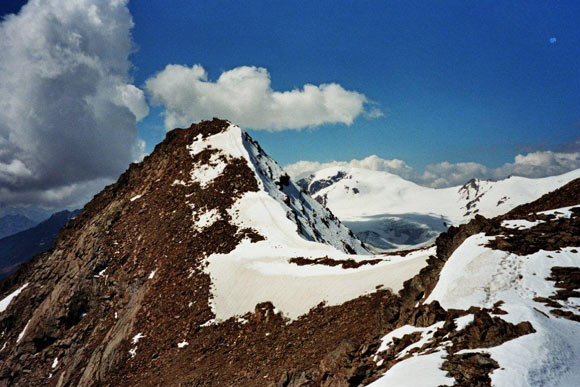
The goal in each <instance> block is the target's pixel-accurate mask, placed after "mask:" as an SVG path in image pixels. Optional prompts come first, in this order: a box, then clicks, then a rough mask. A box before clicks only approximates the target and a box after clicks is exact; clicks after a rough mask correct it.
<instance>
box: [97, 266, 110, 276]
mask: <svg viewBox="0 0 580 387" xmlns="http://www.w3.org/2000/svg"><path fill="white" fill-rule="evenodd" d="M107 269H108V268H107V267H105V268H104V269H103V270H101V271H99V272H98V273H97V274H95V275H94V276H93V277H95V278H99V277H102V276H103V275H104V274H105V271H107Z"/></svg>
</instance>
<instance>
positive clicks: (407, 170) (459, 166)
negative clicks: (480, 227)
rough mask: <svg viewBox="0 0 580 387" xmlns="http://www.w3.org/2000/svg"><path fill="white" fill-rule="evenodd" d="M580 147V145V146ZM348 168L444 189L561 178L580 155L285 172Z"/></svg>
mask: <svg viewBox="0 0 580 387" xmlns="http://www.w3.org/2000/svg"><path fill="white" fill-rule="evenodd" d="M576 144H577V145H579V146H580V143H578V142H577V143H576ZM335 166H344V167H354V168H364V169H370V170H374V171H384V172H389V173H392V174H395V175H398V176H401V177H402V178H404V179H406V180H410V181H413V182H415V183H417V184H420V185H424V186H428V187H433V188H443V187H451V186H456V185H461V184H464V183H465V182H467V181H468V180H469V179H472V178H480V179H493V180H500V179H505V178H507V177H509V176H523V177H531V178H539V177H545V176H553V175H560V174H563V173H566V172H569V171H572V170H574V169H578V168H580V152H552V151H537V152H531V153H527V154H520V155H517V156H516V157H515V158H514V161H513V162H511V163H505V164H504V165H502V166H501V167H499V168H489V167H486V166H485V165H482V164H479V163H475V162H464V163H449V162H447V161H443V162H441V163H438V164H430V165H427V166H426V167H425V169H424V170H423V171H418V170H416V169H414V168H412V167H411V166H409V165H407V164H406V163H405V162H404V161H402V160H398V159H391V160H389V159H383V158H380V157H378V156H376V155H371V156H368V157H366V158H364V159H361V160H357V159H354V160H350V161H330V162H325V163H321V162H318V161H298V162H296V163H293V164H290V165H287V166H285V167H284V169H285V170H286V171H287V172H288V173H289V174H290V175H291V176H292V177H294V178H297V179H299V178H302V177H306V176H308V175H309V174H311V173H313V172H316V171H319V170H321V169H324V168H328V167H335Z"/></svg>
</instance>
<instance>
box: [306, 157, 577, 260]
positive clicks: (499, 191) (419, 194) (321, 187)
mask: <svg viewBox="0 0 580 387" xmlns="http://www.w3.org/2000/svg"><path fill="white" fill-rule="evenodd" d="M579 177H580V169H578V170H575V171H572V172H568V173H566V174H563V175H560V176H551V177H545V178H540V179H529V178H524V177H516V176H513V177H510V178H507V179H504V180H499V181H491V180H481V179H472V180H470V181H469V182H467V183H466V184H464V185H463V186H457V187H450V188H441V189H434V188H428V187H424V186H420V185H417V184H415V183H412V182H410V181H407V180H405V179H403V178H401V177H399V176H397V175H394V174H391V173H388V172H381V171H371V170H367V169H360V168H351V167H331V168H326V169H323V170H320V171H318V172H316V173H315V174H312V175H310V176H309V177H307V178H305V179H301V180H299V181H298V182H297V183H298V185H300V186H301V187H302V188H303V189H304V190H305V191H306V192H307V193H309V194H310V195H312V196H313V197H314V198H315V199H316V200H317V201H319V202H320V203H323V204H324V205H326V206H327V207H328V208H329V209H330V210H331V211H332V212H333V213H334V214H335V215H336V216H337V217H338V218H339V219H340V220H341V221H343V223H344V224H345V225H347V226H348V227H349V228H350V229H351V230H353V231H354V233H355V234H356V235H357V236H358V237H359V238H360V239H361V240H362V241H363V242H365V243H366V244H367V245H369V246H371V247H373V249H374V250H375V251H390V250H401V249H409V248H416V247H420V246H423V245H428V244H430V243H432V242H433V241H434V240H435V238H436V237H437V236H438V235H439V234H440V233H441V232H443V231H446V230H447V228H448V226H450V225H458V224H462V223H466V222H468V221H469V220H470V219H472V218H473V217H474V216H475V215H476V214H480V215H484V216H486V217H493V216H497V215H500V214H503V213H505V212H507V211H509V210H511V209H512V208H514V207H516V206H518V205H520V204H524V203H527V202H530V201H533V200H535V199H537V198H539V197H540V196H542V195H543V194H545V193H548V192H550V191H553V190H554V189H556V188H558V187H560V186H562V185H564V184H566V183H568V182H570V181H572V180H574V179H576V178H579Z"/></svg>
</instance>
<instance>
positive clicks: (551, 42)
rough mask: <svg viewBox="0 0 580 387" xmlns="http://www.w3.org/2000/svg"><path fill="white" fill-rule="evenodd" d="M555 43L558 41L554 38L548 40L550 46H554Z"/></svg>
mask: <svg viewBox="0 0 580 387" xmlns="http://www.w3.org/2000/svg"><path fill="white" fill-rule="evenodd" d="M556 42H558V39H556V38H555V37H552V38H550V44H555V43H556Z"/></svg>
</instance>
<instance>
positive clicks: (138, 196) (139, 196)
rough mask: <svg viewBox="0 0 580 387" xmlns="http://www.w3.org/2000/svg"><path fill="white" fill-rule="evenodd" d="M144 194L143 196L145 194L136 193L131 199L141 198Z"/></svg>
mask: <svg viewBox="0 0 580 387" xmlns="http://www.w3.org/2000/svg"><path fill="white" fill-rule="evenodd" d="M142 196H143V195H135V196H133V197H132V198H131V199H130V200H131V201H132V202H134V201H135V200H137V199H139V198H141V197H142Z"/></svg>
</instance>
